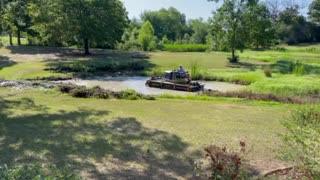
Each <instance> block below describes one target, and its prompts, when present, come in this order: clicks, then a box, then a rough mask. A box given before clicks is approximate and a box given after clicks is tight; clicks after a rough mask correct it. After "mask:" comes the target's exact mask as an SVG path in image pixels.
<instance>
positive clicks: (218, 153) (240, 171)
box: [195, 141, 247, 180]
mask: <svg viewBox="0 0 320 180" xmlns="http://www.w3.org/2000/svg"><path fill="white" fill-rule="evenodd" d="M204 151H205V159H203V160H202V161H198V162H197V163H196V168H195V169H196V172H197V173H198V175H200V176H203V177H206V178H208V179H231V180H236V179H246V177H247V173H246V170H245V168H244V167H243V162H244V160H243V157H242V156H243V155H244V154H245V153H246V143H245V142H243V141H240V150H239V151H234V150H228V149H227V148H226V147H219V146H216V145H211V146H209V147H206V148H205V149H204Z"/></svg>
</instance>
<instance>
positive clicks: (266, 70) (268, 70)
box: [263, 66, 272, 77]
mask: <svg viewBox="0 0 320 180" xmlns="http://www.w3.org/2000/svg"><path fill="white" fill-rule="evenodd" d="M263 72H264V74H265V75H266V77H272V69H271V68H270V67H269V66H267V67H264V69H263Z"/></svg>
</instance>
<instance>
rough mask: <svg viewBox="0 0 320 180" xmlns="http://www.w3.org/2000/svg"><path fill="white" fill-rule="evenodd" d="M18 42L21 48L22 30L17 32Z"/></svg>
mask: <svg viewBox="0 0 320 180" xmlns="http://www.w3.org/2000/svg"><path fill="white" fill-rule="evenodd" d="M17 41H18V45H19V46H20V45H21V31H20V30H18V31H17Z"/></svg>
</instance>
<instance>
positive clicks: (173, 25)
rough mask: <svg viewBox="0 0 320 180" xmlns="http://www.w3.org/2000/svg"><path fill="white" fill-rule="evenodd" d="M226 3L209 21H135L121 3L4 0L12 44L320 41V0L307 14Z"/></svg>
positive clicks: (233, 46) (151, 16)
mask: <svg viewBox="0 0 320 180" xmlns="http://www.w3.org/2000/svg"><path fill="white" fill-rule="evenodd" d="M208 1H215V2H218V1H220V2H222V5H221V6H219V8H218V9H217V10H215V11H214V13H213V16H212V17H211V18H209V19H208V20H204V19H202V18H199V19H190V20H187V19H186V16H185V15H184V14H183V13H181V12H179V11H178V10H177V9H175V8H173V7H170V8H168V9H165V8H163V9H160V10H158V11H145V12H143V13H142V14H141V16H140V17H139V18H133V19H131V20H129V19H128V18H127V12H126V10H125V8H124V6H123V3H122V2H121V1H120V0H2V1H1V4H0V6H1V7H0V15H1V19H0V23H1V26H0V27H1V28H0V30H1V32H2V35H7V36H8V38H9V42H10V44H11V45H13V44H18V45H21V38H22V37H23V38H26V39H27V40H28V43H29V44H31V45H46V46H78V47H83V49H84V52H85V54H90V52H89V48H90V47H98V48H119V49H122V50H145V51H151V50H154V49H163V47H164V46H165V45H166V44H206V45H208V49H209V50H214V51H230V52H232V56H231V58H230V61H231V62H236V61H237V57H236V51H237V50H243V49H245V48H252V49H263V48H269V47H271V46H273V45H275V44H279V43H287V44H298V43H308V42H320V15H319V14H320V0H313V2H312V3H311V5H310V6H309V11H308V14H307V15H302V14H301V13H300V10H301V6H299V5H298V4H297V3H295V1H294V0H284V1H283V0H266V1H259V0H208ZM13 37H17V42H13Z"/></svg>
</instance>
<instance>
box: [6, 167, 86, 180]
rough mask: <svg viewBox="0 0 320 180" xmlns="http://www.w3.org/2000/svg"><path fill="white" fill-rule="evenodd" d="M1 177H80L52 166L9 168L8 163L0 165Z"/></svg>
mask: <svg viewBox="0 0 320 180" xmlns="http://www.w3.org/2000/svg"><path fill="white" fill-rule="evenodd" d="M0 179H2V180H44V179H46V180H59V179H69V180H76V179H80V178H79V177H77V176H75V175H74V174H72V173H69V172H67V171H61V170H59V169H57V168H54V167H51V168H49V170H45V169H44V168H43V167H41V166H40V165H38V164H32V165H29V166H27V165H25V166H17V167H12V168H9V167H8V166H6V165H3V166H0Z"/></svg>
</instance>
